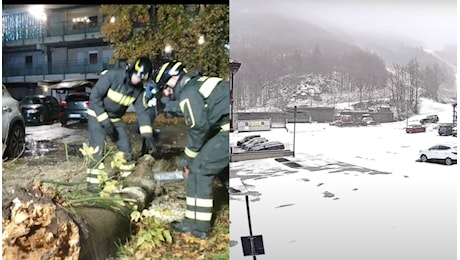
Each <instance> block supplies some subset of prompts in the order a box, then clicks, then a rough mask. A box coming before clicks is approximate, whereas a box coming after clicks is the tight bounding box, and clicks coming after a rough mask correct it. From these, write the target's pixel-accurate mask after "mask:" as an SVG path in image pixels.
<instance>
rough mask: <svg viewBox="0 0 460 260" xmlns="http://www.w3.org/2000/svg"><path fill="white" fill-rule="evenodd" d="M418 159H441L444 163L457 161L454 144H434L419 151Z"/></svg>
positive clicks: (424, 160) (450, 163)
mask: <svg viewBox="0 0 460 260" xmlns="http://www.w3.org/2000/svg"><path fill="white" fill-rule="evenodd" d="M419 157H420V161H422V162H428V161H443V162H444V163H445V164H446V165H452V164H453V163H457V145H456V144H436V145H433V146H431V147H430V148H428V149H422V150H420V151H419Z"/></svg>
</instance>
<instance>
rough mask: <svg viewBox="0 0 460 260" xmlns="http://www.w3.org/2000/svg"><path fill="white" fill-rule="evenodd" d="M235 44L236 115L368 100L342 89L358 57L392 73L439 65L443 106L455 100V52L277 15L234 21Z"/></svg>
mask: <svg viewBox="0 0 460 260" xmlns="http://www.w3.org/2000/svg"><path fill="white" fill-rule="evenodd" d="M326 28H327V29H326ZM230 39H231V57H232V58H233V59H235V60H237V61H238V62H241V64H242V65H241V67H240V69H239V71H238V72H237V74H235V76H234V92H235V100H237V102H238V100H239V99H240V100H239V101H240V102H239V103H237V104H236V110H245V111H247V110H248V109H253V110H254V109H257V110H280V109H283V108H284V107H286V106H294V105H302V104H306V105H311V106H333V105H334V104H335V103H340V102H351V101H354V102H357V101H360V99H361V100H362V99H367V98H366V97H359V95H358V93H356V91H349V90H347V89H346V88H343V87H340V86H341V84H340V82H341V79H340V75H341V74H340V72H339V71H341V70H345V71H346V70H347V69H348V67H347V66H349V63H347V62H344V60H346V58H347V57H349V56H350V54H351V53H354V52H358V51H365V52H368V53H372V54H375V55H377V56H378V57H380V58H381V59H382V60H383V61H384V63H385V65H386V66H387V67H391V66H393V65H394V64H400V65H406V64H407V63H408V62H409V61H410V60H411V59H413V58H415V59H416V60H417V62H418V63H419V64H420V66H425V65H426V66H431V65H433V64H437V65H439V67H440V68H441V69H442V70H443V72H444V75H445V79H444V83H443V84H442V85H441V86H440V88H439V92H438V95H439V100H440V101H442V102H451V101H452V100H454V99H455V100H456V96H457V88H456V82H455V75H454V73H456V66H457V65H456V58H455V57H456V48H445V49H444V50H442V51H431V50H426V49H423V47H421V46H420V45H416V44H417V42H416V41H414V42H413V44H414V45H413V46H412V45H410V43H411V41H407V42H406V43H404V44H401V42H400V40H399V39H395V38H389V37H387V38H385V35H382V36H380V37H377V36H375V35H368V37H365V36H363V37H358V38H357V37H356V35H347V33H346V32H343V31H340V32H339V31H335V30H334V29H331V28H330V27H321V26H320V25H317V24H314V23H310V22H306V21H300V20H298V19H295V18H290V17H285V16H281V15H275V14H270V15H268V14H267V15H265V16H257V17H256V16H251V15H241V16H236V17H233V16H232V19H231V32H230ZM454 55H455V56H454ZM315 57H318V59H316V60H315ZM389 96H390V90H388V89H383V90H380V91H377V92H376V93H373V96H372V99H375V100H387V99H388V98H389Z"/></svg>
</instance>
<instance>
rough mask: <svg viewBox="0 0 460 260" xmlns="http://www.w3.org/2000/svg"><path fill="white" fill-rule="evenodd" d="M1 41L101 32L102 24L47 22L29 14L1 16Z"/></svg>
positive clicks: (90, 22)
mask: <svg viewBox="0 0 460 260" xmlns="http://www.w3.org/2000/svg"><path fill="white" fill-rule="evenodd" d="M2 23H3V32H2V41H3V42H4V43H7V42H12V41H24V40H30V39H43V38H46V37H54V36H62V37H64V36H66V35H72V34H90V33H95V32H100V31H101V26H102V22H99V23H98V22H97V21H96V22H93V21H89V22H72V21H64V22H62V21H61V22H57V21H53V22H48V23H45V22H43V21H40V20H37V19H36V18H34V17H31V16H30V15H29V14H26V13H23V14H13V15H3V16H2Z"/></svg>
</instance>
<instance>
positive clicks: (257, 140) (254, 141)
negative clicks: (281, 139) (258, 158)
mask: <svg viewBox="0 0 460 260" xmlns="http://www.w3.org/2000/svg"><path fill="white" fill-rule="evenodd" d="M264 142H268V139H267V138H265V137H254V138H252V139H251V140H249V141H247V142H245V143H243V144H242V145H241V148H243V149H246V150H248V149H249V148H251V147H252V146H254V145H256V144H260V143H264Z"/></svg>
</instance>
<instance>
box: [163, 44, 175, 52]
mask: <svg viewBox="0 0 460 260" xmlns="http://www.w3.org/2000/svg"><path fill="white" fill-rule="evenodd" d="M172 50H173V48H172V46H171V45H169V44H166V46H165V53H167V54H169V53H171V52H172Z"/></svg>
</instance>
